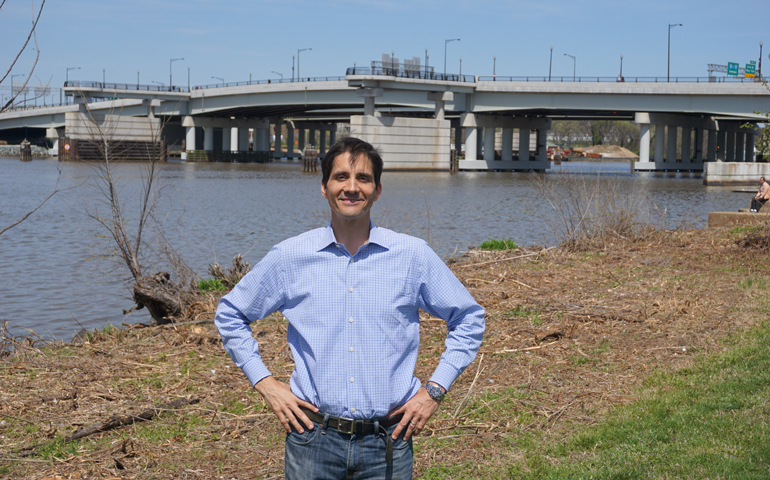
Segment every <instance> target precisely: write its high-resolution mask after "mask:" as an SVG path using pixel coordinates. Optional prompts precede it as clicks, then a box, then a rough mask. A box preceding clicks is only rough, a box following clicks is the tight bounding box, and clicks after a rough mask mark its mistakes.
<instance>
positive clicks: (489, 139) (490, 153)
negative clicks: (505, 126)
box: [484, 127, 496, 161]
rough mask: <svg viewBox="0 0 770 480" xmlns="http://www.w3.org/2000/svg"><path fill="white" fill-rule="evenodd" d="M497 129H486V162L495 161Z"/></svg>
mask: <svg viewBox="0 0 770 480" xmlns="http://www.w3.org/2000/svg"><path fill="white" fill-rule="evenodd" d="M495 130H496V129H495V127H485V128H484V160H487V161H492V160H494V159H495Z"/></svg>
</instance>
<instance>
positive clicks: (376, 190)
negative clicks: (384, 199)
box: [374, 184, 382, 202]
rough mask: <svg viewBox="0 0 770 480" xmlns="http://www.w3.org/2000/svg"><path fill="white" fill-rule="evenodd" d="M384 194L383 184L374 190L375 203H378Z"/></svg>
mask: <svg viewBox="0 0 770 480" xmlns="http://www.w3.org/2000/svg"><path fill="white" fill-rule="evenodd" d="M381 194H382V184H379V185H377V188H375V189H374V201H375V202H376V201H377V200H378V199H379V198H380V195H381Z"/></svg>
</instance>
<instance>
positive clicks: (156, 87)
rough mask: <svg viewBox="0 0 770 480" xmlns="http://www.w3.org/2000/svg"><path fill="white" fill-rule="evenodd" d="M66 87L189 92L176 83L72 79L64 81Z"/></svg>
mask: <svg viewBox="0 0 770 480" xmlns="http://www.w3.org/2000/svg"><path fill="white" fill-rule="evenodd" d="M64 86H65V87H81V88H101V89H103V90H139V91H146V92H189V91H190V90H189V89H188V88H187V87H177V86H176V85H171V86H167V85H137V84H131V83H103V82H89V81H84V80H70V81H67V82H64Z"/></svg>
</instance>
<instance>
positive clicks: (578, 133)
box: [549, 120, 639, 153]
mask: <svg viewBox="0 0 770 480" xmlns="http://www.w3.org/2000/svg"><path fill="white" fill-rule="evenodd" d="M549 134H550V137H551V141H552V142H553V143H555V144H557V145H560V146H576V147H585V146H590V145H618V146H620V147H623V148H627V149H629V150H631V151H632V152H634V153H639V125H636V124H635V123H633V122H629V121H624V120H555V121H554V122H553V124H552V127H551V130H550V131H549Z"/></svg>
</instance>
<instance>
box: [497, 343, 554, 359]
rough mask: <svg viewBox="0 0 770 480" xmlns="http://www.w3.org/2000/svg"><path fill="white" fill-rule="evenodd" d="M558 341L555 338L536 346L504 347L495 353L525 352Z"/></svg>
mask: <svg viewBox="0 0 770 480" xmlns="http://www.w3.org/2000/svg"><path fill="white" fill-rule="evenodd" d="M556 342H558V340H554V341H553V342H551V343H544V344H542V345H538V346H536V347H527V348H513V349H504V350H500V351H498V352H493V353H494V354H495V355H498V354H501V353H514V352H525V351H527V350H539V349H541V348H543V347H547V346H548V345H553V344H554V343H556Z"/></svg>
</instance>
